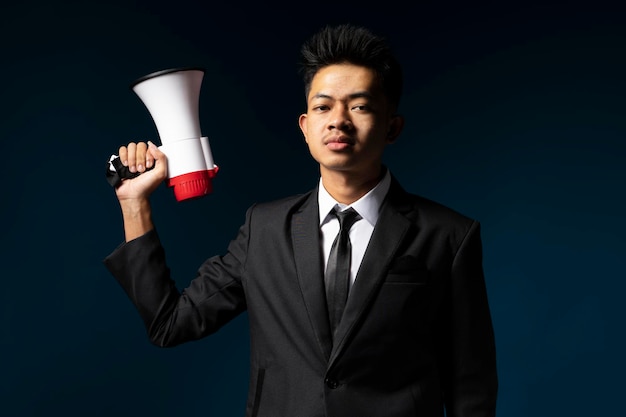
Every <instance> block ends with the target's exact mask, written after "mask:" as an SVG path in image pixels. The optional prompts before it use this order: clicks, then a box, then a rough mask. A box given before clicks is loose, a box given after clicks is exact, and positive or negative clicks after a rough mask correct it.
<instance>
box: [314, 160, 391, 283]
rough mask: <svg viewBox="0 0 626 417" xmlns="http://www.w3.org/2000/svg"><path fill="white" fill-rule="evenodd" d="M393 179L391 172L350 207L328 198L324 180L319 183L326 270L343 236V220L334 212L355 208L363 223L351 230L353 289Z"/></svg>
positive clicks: (355, 224) (321, 232) (322, 240)
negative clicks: (336, 241)
mask: <svg viewBox="0 0 626 417" xmlns="http://www.w3.org/2000/svg"><path fill="white" fill-rule="evenodd" d="M390 184H391V175H390V174H389V171H387V172H386V173H385V176H384V177H383V179H382V180H381V181H380V182H379V183H378V184H377V185H376V187H374V188H372V189H371V190H370V191H369V192H368V193H367V194H365V195H364V196H363V197H361V198H360V199H358V200H357V201H355V202H354V203H352V204H350V205H345V204H341V203H339V202H337V201H336V200H335V199H334V198H332V197H331V195H330V194H328V191H326V189H325V188H324V184H323V182H322V179H321V178H320V182H319V193H318V203H319V204H318V205H319V210H320V216H319V218H320V239H321V244H322V254H323V256H324V270H326V264H327V263H328V256H329V254H330V248H331V246H332V245H333V241H334V240H335V237H336V236H337V233H339V220H337V217H336V216H335V215H333V214H331V211H333V210H334V209H335V207H336V206H339V209H340V210H341V211H343V210H345V209H347V208H349V207H352V208H353V209H354V210H356V212H357V213H359V215H360V219H359V220H357V222H356V223H354V225H353V226H352V228H351V229H350V243H351V245H352V257H351V258H352V260H351V263H350V286H352V284H353V283H354V280H355V278H356V275H357V272H358V270H359V267H360V266H361V261H362V260H363V255H364V254H365V250H366V249H367V245H368V244H369V241H370V238H371V237H372V232H373V231H374V226H376V222H377V221H378V215H379V214H380V207H381V204H382V202H383V200H384V198H385V196H386V195H387V191H389V185H390Z"/></svg>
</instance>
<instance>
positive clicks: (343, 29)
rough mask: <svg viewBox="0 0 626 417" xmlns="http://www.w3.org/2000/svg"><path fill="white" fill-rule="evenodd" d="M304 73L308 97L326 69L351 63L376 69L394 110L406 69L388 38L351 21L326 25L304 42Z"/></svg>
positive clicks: (397, 102) (302, 72)
mask: <svg viewBox="0 0 626 417" xmlns="http://www.w3.org/2000/svg"><path fill="white" fill-rule="evenodd" d="M300 56H301V61H300V68H299V70H300V74H301V75H302V78H303V81H304V92H305V96H306V97H308V95H309V92H310V91H311V82H312V80H313V77H314V76H315V74H316V73H317V72H318V71H319V70H320V69H322V68H324V67H327V66H329V65H334V64H342V63H349V64H354V65H359V66H364V67H366V68H370V69H372V70H374V72H375V73H376V75H377V76H378V77H379V79H380V81H381V85H382V87H383V90H384V92H385V95H386V97H387V99H388V100H389V103H390V104H391V105H392V107H393V108H394V109H397V108H398V105H399V104H400V97H401V95H402V68H401V67H400V64H399V63H398V61H397V60H396V58H395V57H394V55H393V54H392V51H391V47H390V46H389V44H388V43H387V41H386V39H384V38H383V37H381V36H378V35H375V34H373V33H372V32H371V31H370V30H368V29H366V28H364V27H361V26H355V25H351V24H342V25H337V26H325V27H324V28H322V29H321V30H320V31H318V32H317V33H315V34H314V35H313V36H311V37H310V38H309V39H308V40H307V41H306V42H304V43H303V45H302V48H301V49H300Z"/></svg>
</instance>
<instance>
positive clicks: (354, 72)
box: [309, 64, 382, 99]
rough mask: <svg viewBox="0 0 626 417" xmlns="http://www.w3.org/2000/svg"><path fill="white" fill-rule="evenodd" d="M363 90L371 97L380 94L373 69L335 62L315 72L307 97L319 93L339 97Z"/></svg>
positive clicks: (313, 96) (380, 90) (318, 94)
mask: <svg viewBox="0 0 626 417" xmlns="http://www.w3.org/2000/svg"><path fill="white" fill-rule="evenodd" d="M365 92H367V93H369V94H370V95H371V96H372V97H378V96H379V95H380V96H382V88H381V85H380V81H379V79H378V77H377V76H376V73H375V72H374V70H372V69H370V68H367V67H362V66H358V65H354V64H335V65H329V66H327V67H324V68H322V69H320V70H319V71H318V72H317V73H316V74H315V76H314V77H313V80H312V81H311V90H310V92H309V99H312V98H315V97H316V96H320V95H322V96H329V97H332V98H337V99H340V98H343V97H347V96H350V95H352V94H354V93H365Z"/></svg>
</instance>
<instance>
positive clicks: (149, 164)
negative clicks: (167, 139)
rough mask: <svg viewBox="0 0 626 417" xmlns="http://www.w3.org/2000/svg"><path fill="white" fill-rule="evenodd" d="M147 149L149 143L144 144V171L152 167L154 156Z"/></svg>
mask: <svg viewBox="0 0 626 417" xmlns="http://www.w3.org/2000/svg"><path fill="white" fill-rule="evenodd" d="M149 148H150V142H148V143H146V169H150V168H152V166H153V165H154V156H153V155H152V152H151V151H150V150H149Z"/></svg>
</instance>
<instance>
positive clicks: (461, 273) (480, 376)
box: [444, 222, 498, 417]
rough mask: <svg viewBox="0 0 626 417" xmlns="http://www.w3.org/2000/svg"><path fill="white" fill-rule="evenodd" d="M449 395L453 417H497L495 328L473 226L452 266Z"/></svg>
mask: <svg viewBox="0 0 626 417" xmlns="http://www.w3.org/2000/svg"><path fill="white" fill-rule="evenodd" d="M450 285H451V287H450V304H449V307H450V308H449V314H450V315H449V318H448V319H449V328H448V329H449V333H448V335H449V336H448V338H447V340H448V346H447V347H446V351H447V353H448V358H447V360H446V361H445V363H446V364H447V366H448V368H447V370H446V371H447V372H446V374H447V378H446V381H445V382H444V396H445V402H446V412H447V416H448V417H493V416H495V411H496V395H497V389H498V379H497V372H496V352H495V339H494V333H493V326H492V321H491V314H490V311H489V304H488V300H487V289H486V286H485V279H484V273H483V266H482V242H481V237H480V224H479V223H478V222H474V223H473V224H472V225H471V227H470V228H469V231H468V232H467V234H466V235H465V238H464V239H463V241H462V243H461V245H460V247H459V249H458V251H457V253H456V255H455V258H454V261H453V263H452V271H451V283H450Z"/></svg>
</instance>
